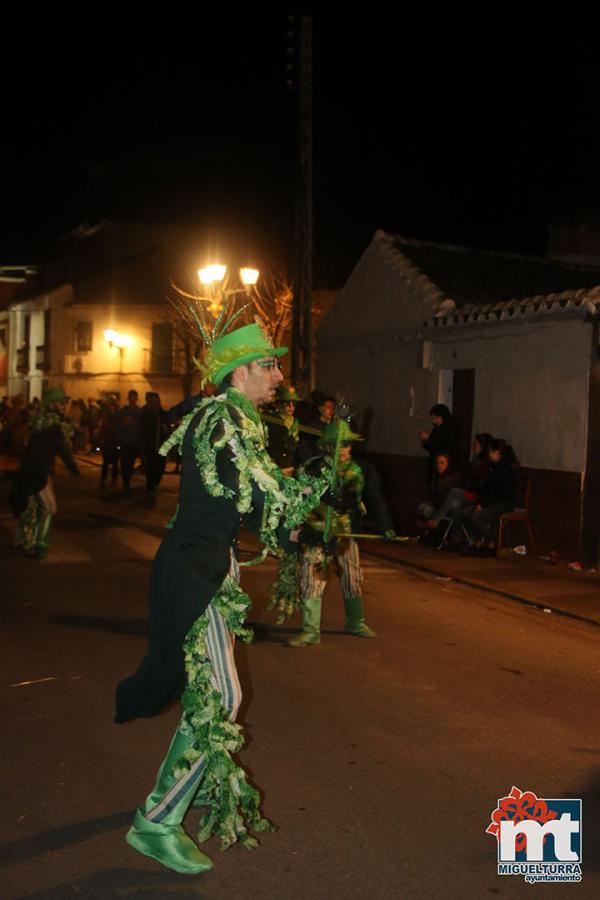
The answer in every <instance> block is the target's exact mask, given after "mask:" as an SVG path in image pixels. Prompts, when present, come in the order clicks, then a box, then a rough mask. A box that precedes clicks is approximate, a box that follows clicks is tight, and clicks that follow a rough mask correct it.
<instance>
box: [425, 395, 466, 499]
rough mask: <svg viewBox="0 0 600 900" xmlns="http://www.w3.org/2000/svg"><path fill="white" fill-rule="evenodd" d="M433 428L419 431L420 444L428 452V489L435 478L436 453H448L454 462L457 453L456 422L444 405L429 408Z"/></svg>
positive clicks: (456, 458)
mask: <svg viewBox="0 0 600 900" xmlns="http://www.w3.org/2000/svg"><path fill="white" fill-rule="evenodd" d="M429 415H430V416H431V421H432V422H433V428H432V429H431V431H420V432H419V437H420V439H421V446H422V447H423V450H426V451H427V452H428V453H429V490H430V492H431V491H432V490H433V481H434V478H435V458H436V456H437V455H438V453H448V454H449V455H450V458H451V459H453V460H454V461H455V462H457V461H458V454H459V434H458V422H457V421H456V419H455V418H454V416H453V415H452V413H451V412H450V410H449V409H448V407H447V406H446V405H445V403H436V404H435V406H432V407H431V409H430V410H429Z"/></svg>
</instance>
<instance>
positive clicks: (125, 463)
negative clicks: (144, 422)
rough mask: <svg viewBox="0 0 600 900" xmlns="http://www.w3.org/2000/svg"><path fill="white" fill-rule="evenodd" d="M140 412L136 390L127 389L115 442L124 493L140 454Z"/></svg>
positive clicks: (119, 414)
mask: <svg viewBox="0 0 600 900" xmlns="http://www.w3.org/2000/svg"><path fill="white" fill-rule="evenodd" d="M141 412H142V411H141V409H140V408H139V406H138V392H137V391H135V390H131V391H129V393H128V394H127V406H123V407H121V409H120V410H119V412H118V415H117V443H118V446H119V447H120V455H121V478H122V479H123V490H124V492H125V493H126V494H128V493H129V490H130V484H131V476H132V475H133V469H134V466H135V461H136V459H137V457H138V456H139V454H140V443H141V438H140V418H141Z"/></svg>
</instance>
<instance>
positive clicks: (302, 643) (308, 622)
mask: <svg viewBox="0 0 600 900" xmlns="http://www.w3.org/2000/svg"><path fill="white" fill-rule="evenodd" d="M300 608H301V609H302V631H301V632H300V634H297V635H295V637H292V638H290V639H289V641H288V642H287V643H288V647H306V646H307V645H308V644H319V643H320V642H321V598H320V597H304V598H303V599H302V604H301V607H300Z"/></svg>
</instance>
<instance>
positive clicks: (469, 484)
mask: <svg viewBox="0 0 600 900" xmlns="http://www.w3.org/2000/svg"><path fill="white" fill-rule="evenodd" d="M493 440H494V439H493V437H492V435H491V434H486V433H480V434H476V435H475V437H474V438H473V457H472V459H471V462H470V463H469V465H468V467H467V472H466V475H465V477H464V479H462V484H461V486H460V487H458V481H456V482H455V483H454V484H453V485H451V486H450V488H449V490H448V491H447V492H446V494H445V497H444V498H443V499H442V502H441V503H440V504H437V505H436V504H432V505H433V507H434V508H433V511H432V512H431V515H429V516H427V515H424V513H425V512H427V510H425V509H419V514H420V518H421V519H422V520H424V525H425V527H426V528H429V529H431V530H435V529H437V527H438V526H439V524H440V522H441V520H442V519H445V518H451V519H454V521H455V526H454V529H453V531H454V533H455V535H457V536H458V535H459V534H460V527H459V526H460V524H461V523H462V521H463V520H464V519H465V518H466V517H467V516H469V515H470V514H471V513H472V512H473V510H474V508H475V505H476V504H477V502H478V500H479V496H480V494H481V493H482V491H483V490H484V486H485V483H486V481H487V479H488V475H489V469H490V457H489V450H490V446H491V444H492V441H493Z"/></svg>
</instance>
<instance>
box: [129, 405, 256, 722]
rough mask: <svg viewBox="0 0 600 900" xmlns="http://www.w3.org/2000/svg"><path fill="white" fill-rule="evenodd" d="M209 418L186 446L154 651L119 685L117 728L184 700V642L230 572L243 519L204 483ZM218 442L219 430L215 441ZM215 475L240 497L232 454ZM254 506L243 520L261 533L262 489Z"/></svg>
mask: <svg viewBox="0 0 600 900" xmlns="http://www.w3.org/2000/svg"><path fill="white" fill-rule="evenodd" d="M229 411H230V413H231V414H232V417H233V418H234V421H235V418H236V409H235V407H232V406H230V407H229ZM204 413H205V410H204V409H201V410H199V411H198V412H197V413H196V415H195V416H194V418H193V419H192V420H191V422H190V425H189V426H188V429H187V431H186V434H185V437H184V440H183V445H182V473H181V486H180V493H179V509H178V513H177V519H176V521H175V524H174V526H173V528H172V529H171V530H170V531H169V533H168V534H167V536H166V537H165V539H164V540H163V542H162V544H161V545H160V547H159V549H158V552H157V554H156V557H155V559H154V563H153V566H152V577H151V583H150V623H149V638H148V650H147V653H146V655H145V657H144V659H143V660H142V663H141V665H140V667H139V668H138V670H137V672H135V674H133V675H131V676H130V677H129V678H126V679H125V680H124V681H121V682H120V684H118V685H117V690H116V716H115V721H116V722H118V723H122V722H126V721H128V720H129V719H133V718H136V717H138V716H154V715H156V713H158V712H160V710H161V709H163V708H164V707H165V706H166V705H168V704H169V703H171V702H173V701H174V700H178V699H179V698H180V696H181V694H182V692H183V690H184V688H185V686H186V674H185V665H184V653H183V644H184V641H185V638H186V635H187V633H188V632H189V630H190V629H191V627H192V625H193V624H194V622H195V621H196V620H197V619H198V617H199V616H201V615H202V613H203V612H205V610H206V608H207V606H208V604H209V603H210V601H211V600H212V598H213V597H214V595H215V594H216V592H217V591H218V589H219V588H220V586H221V584H222V583H223V580H224V579H225V577H226V576H227V574H228V572H229V565H230V548H231V547H232V546H233V543H234V541H235V539H236V537H237V535H238V532H239V530H240V525H241V517H240V514H239V512H238V510H237V506H236V498H235V497H234V498H232V499H226V498H224V497H213V496H211V495H210V494H209V493H208V491H207V490H206V488H205V486H204V484H203V482H202V478H201V475H200V471H199V469H198V466H197V463H196V460H195V456H194V445H193V436H194V431H195V430H196V428H197V426H198V424H199V422H200V420H201V418H202V416H203V415H204ZM218 436H219V435H218V428H217V429H216V430H215V433H214V434H213V439H214V438H218ZM217 469H218V473H219V480H220V482H221V484H224V485H226V486H228V487H231V488H232V489H233V490H234V491H236V490H237V488H238V473H237V469H236V468H235V465H234V463H233V461H232V457H231V451H230V450H229V448H228V447H225V448H223V449H222V450H220V451H219V452H218V454H217ZM252 504H253V512H252V514H251V515H250V516H247V517H245V524H246V525H248V526H249V527H250V528H252V529H253V530H257V529H258V525H259V524H260V519H261V516H262V508H263V494H262V492H261V491H259V490H258V489H257V488H256V489H254V490H253V495H252Z"/></svg>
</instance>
